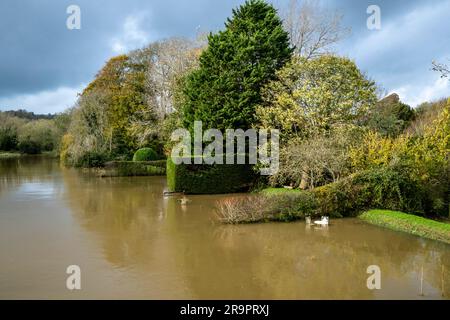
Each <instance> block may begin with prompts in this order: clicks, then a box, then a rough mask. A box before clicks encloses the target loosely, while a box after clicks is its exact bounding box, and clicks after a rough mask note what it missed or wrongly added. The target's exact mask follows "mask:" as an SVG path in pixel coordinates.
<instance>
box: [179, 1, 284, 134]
mask: <svg viewBox="0 0 450 320" xmlns="http://www.w3.org/2000/svg"><path fill="white" fill-rule="evenodd" d="M208 44H209V45H208V47H207V49H205V51H204V52H203V53H202V55H201V57H200V67H199V69H197V70H195V71H194V72H192V73H191V74H190V75H189V76H188V78H187V81H186V85H185V88H184V93H185V95H186V102H185V105H184V109H183V116H184V125H185V126H186V127H187V128H190V129H192V127H193V123H194V121H197V120H201V121H203V128H217V129H219V130H224V129H227V128H235V129H236V128H242V129H248V128H249V127H251V125H252V124H253V122H254V115H255V107H256V105H258V104H259V103H260V102H261V93H260V91H261V88H262V86H263V85H264V84H266V83H267V82H268V81H270V80H272V79H274V77H275V72H276V70H278V69H280V68H281V67H283V65H284V64H285V63H286V62H287V61H288V60H289V59H290V57H291V55H292V48H290V45H289V35H288V33H287V32H285V31H284V29H283V25H282V21H281V19H280V18H279V16H278V14H277V11H276V10H275V8H274V7H273V6H272V5H270V4H268V3H266V2H265V1H263V0H248V1H247V2H246V3H245V4H243V5H242V6H241V7H239V8H238V9H234V10H233V15H232V17H231V18H229V19H228V20H227V22H226V23H225V30H223V31H220V32H219V33H217V34H210V35H209V37H208Z"/></svg>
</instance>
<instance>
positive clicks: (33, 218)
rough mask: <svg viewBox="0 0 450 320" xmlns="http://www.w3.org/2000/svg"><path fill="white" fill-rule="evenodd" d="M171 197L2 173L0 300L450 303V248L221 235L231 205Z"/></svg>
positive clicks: (96, 182) (375, 240) (147, 184)
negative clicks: (69, 284)
mask: <svg viewBox="0 0 450 320" xmlns="http://www.w3.org/2000/svg"><path fill="white" fill-rule="evenodd" d="M164 189H165V178H163V177H136V178H103V179H101V178H95V177H92V176H89V175H87V174H85V173H82V172H80V171H77V170H75V169H65V168H61V167H60V165H59V164H58V162H57V161H55V160H50V159H45V158H38V157H37V158H20V159H13V160H2V161H0V298H2V299H9V298H41V299H42V298H52V299H55V298H74V299H78V298H88V299H91V298H102V299H103V298H138V299H141V298H147V299H160V298H161V299H168V298H172V299H195V298H202V299H216V298H217V299H220V298H224V299H228V298H233V299H241V298H245V299H333V298H339V299H355V298H356V299H391V298H400V299H430V298H433V299H442V298H445V299H448V298H449V297H450V246H449V245H446V244H442V243H439V242H434V241H429V240H425V239H421V238H418V237H414V236H411V235H407V234H403V233H398V232H393V231H389V230H385V229H381V228H378V227H374V226H371V225H367V224H365V223H363V222H361V221H359V220H357V219H342V220H333V221H332V224H331V225H330V226H329V227H328V228H325V229H324V228H315V227H310V228H308V227H307V226H306V225H305V224H304V223H303V222H298V223H289V224H287V223H278V224H275V223H268V224H253V225H239V226H229V225H220V224H218V223H217V222H216V218H215V213H214V203H215V202H216V201H217V200H218V199H220V198H223V197H228V196H227V195H223V196H191V197H190V199H191V200H192V201H191V202H190V203H189V204H188V205H186V206H181V204H180V203H179V202H178V201H177V198H176V197H175V198H164V197H163V195H162V193H163V190H164ZM69 265H79V266H80V268H81V274H82V277H81V282H82V289H81V290H79V291H69V290H68V289H67V288H66V278H67V276H68V275H67V274H66V268H67V266H69ZM369 265H378V266H380V268H381V272H382V282H381V285H382V288H381V290H369V289H368V288H367V286H366V281H367V277H368V276H369V275H368V274H367V273H366V269H367V267H368V266H369ZM422 267H423V289H422V291H423V296H422V295H420V287H421V270H422Z"/></svg>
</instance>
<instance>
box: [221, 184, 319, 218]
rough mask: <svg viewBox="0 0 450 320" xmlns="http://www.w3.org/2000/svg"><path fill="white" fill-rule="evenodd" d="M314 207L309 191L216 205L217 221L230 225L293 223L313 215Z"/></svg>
mask: <svg viewBox="0 0 450 320" xmlns="http://www.w3.org/2000/svg"><path fill="white" fill-rule="evenodd" d="M316 207H317V203H316V200H315V198H314V195H313V194H312V193H311V192H308V191H301V192H289V193H288V192H286V193H279V194H276V195H265V194H262V195H254V196H247V197H231V198H227V199H223V200H220V201H218V202H217V211H218V215H219V220H220V221H222V222H225V223H232V224H236V223H253V222H260V221H285V222H287V221H293V220H297V219H300V218H304V217H305V216H310V215H314V213H315V209H316Z"/></svg>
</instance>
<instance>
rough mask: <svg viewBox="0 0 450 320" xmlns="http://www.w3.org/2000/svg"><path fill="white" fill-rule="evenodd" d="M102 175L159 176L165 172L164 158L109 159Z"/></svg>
mask: <svg viewBox="0 0 450 320" xmlns="http://www.w3.org/2000/svg"><path fill="white" fill-rule="evenodd" d="M105 169H106V171H105V172H104V173H102V176H119V177H129V176H161V175H165V174H166V160H157V161H139V162H135V161H111V162H108V163H106V164H105Z"/></svg>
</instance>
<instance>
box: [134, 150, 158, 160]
mask: <svg viewBox="0 0 450 320" xmlns="http://www.w3.org/2000/svg"><path fill="white" fill-rule="evenodd" d="M154 160H158V154H157V153H156V151H154V150H153V149H152V148H142V149H139V150H138V151H136V153H135V154H134V156H133V161H154Z"/></svg>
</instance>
